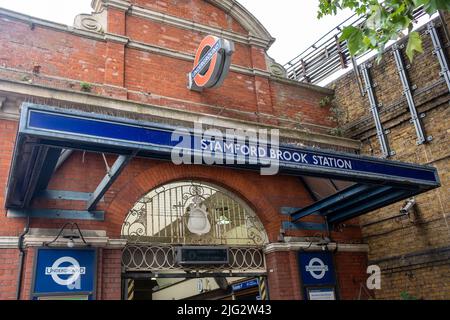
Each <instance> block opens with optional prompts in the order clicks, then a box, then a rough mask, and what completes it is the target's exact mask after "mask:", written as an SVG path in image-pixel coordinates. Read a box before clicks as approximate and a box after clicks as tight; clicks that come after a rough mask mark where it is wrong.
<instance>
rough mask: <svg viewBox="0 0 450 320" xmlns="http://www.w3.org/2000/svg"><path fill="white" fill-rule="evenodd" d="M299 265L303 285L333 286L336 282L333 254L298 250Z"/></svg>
mask: <svg viewBox="0 0 450 320" xmlns="http://www.w3.org/2000/svg"><path fill="white" fill-rule="evenodd" d="M299 267H300V274H301V277H302V284H303V285H304V286H322V285H332V286H334V285H335V283H336V277H335V271H334V264H333V256H332V254H331V253H329V252H312V253H304V252H300V253H299Z"/></svg>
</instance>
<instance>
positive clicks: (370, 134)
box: [332, 14, 450, 299]
mask: <svg viewBox="0 0 450 320" xmlns="http://www.w3.org/2000/svg"><path fill="white" fill-rule="evenodd" d="M446 21H447V24H448V23H450V14H447V15H446ZM422 31H423V30H422ZM439 33H440V38H441V39H442V40H443V42H444V43H446V44H447V46H446V49H445V50H446V54H447V58H448V57H449V54H450V50H449V47H448V45H449V42H448V41H445V36H444V32H443V29H442V27H440V29H439ZM423 39H424V53H423V54H419V55H418V56H416V58H415V60H414V61H413V63H412V64H411V67H410V68H408V70H407V73H408V76H409V80H410V83H411V86H413V85H416V86H417V89H416V90H415V91H414V100H415V102H416V105H417V109H418V110H419V113H425V114H426V117H425V118H424V119H423V126H424V128H425V131H426V134H427V136H428V135H431V136H433V141H432V142H430V143H427V144H424V145H420V146H418V145H417V144H416V141H417V136H416V132H415V129H414V126H413V124H412V123H410V122H409V120H410V119H411V116H410V114H409V110H408V106H407V104H406V101H405V98H404V96H402V90H403V89H402V85H401V82H400V78H399V74H398V72H397V69H396V65H395V60H394V58H393V56H392V53H391V52H390V50H388V52H387V53H386V54H385V55H384V57H383V60H382V61H381V63H380V64H377V63H376V62H373V63H372V64H373V66H372V68H371V69H370V73H371V76H372V79H373V83H376V84H377V86H376V87H375V95H376V97H377V100H378V102H379V103H382V107H381V108H380V114H381V118H382V122H383V126H384V129H388V130H390V133H389V134H388V135H387V137H388V140H389V144H390V147H391V149H392V150H394V151H395V152H396V155H395V156H394V157H392V160H399V161H403V162H410V163H419V164H428V165H432V166H435V167H436V168H437V169H438V171H439V176H440V178H441V182H442V187H441V188H440V189H437V190H434V191H430V192H428V193H426V194H423V195H420V196H418V197H416V200H417V207H416V210H415V212H413V213H412V214H411V215H410V216H409V217H405V218H403V219H401V218H395V216H398V215H399V210H400V208H401V206H402V205H403V202H401V203H397V204H394V205H391V206H389V207H386V208H384V209H381V210H378V211H376V212H372V213H369V214H367V215H364V216H362V217H361V218H360V223H361V225H362V226H363V229H362V230H363V237H364V238H365V241H366V242H367V243H368V244H369V246H370V252H369V260H370V261H369V263H371V262H373V263H378V262H379V261H382V260H384V259H387V258H391V257H398V258H395V259H393V260H389V261H387V262H383V263H382V269H383V276H382V290H380V291H376V292H375V294H376V297H377V298H389V299H400V298H401V294H402V292H407V293H409V294H411V295H414V296H416V297H417V298H423V299H438V298H440V299H449V298H450V290H448V286H447V284H448V283H449V281H448V279H449V278H448V276H445V275H444V273H443V271H442V270H444V269H445V268H447V270H448V264H447V266H445V267H444V266H440V265H439V263H440V262H438V261H437V260H436V258H434V257H432V256H431V254H430V253H428V251H430V250H441V251H446V250H447V249H448V248H449V246H450V229H449V225H450V219H449V217H450V201H449V199H450V179H449V177H450V176H449V171H450V170H449V169H450V162H449V155H450V148H449V145H450V139H449V137H450V135H449V133H450V131H449V128H450V126H449V119H450V108H449V101H450V95H449V90H448V88H447V86H446V85H445V82H443V79H442V78H441V77H440V66H439V62H438V60H437V58H436V56H434V55H433V53H432V51H433V50H434V49H433V45H432V42H431V39H430V36H429V35H426V34H423ZM402 54H403V58H404V61H405V64H406V65H407V64H409V63H408V62H407V61H408V60H407V58H406V57H405V56H404V52H403V53H402ZM332 87H333V88H334V89H335V90H336V98H335V104H336V106H338V107H339V108H341V110H343V111H344V113H345V116H344V121H345V125H344V126H343V128H344V132H345V134H346V136H348V137H352V138H355V139H361V140H362V141H363V143H364V145H363V151H362V152H363V153H364V154H369V155H375V156H380V155H381V151H380V147H379V143H378V139H377V137H376V131H375V128H374V122H373V120H372V117H371V115H370V105H369V102H368V99H367V95H366V97H364V98H363V97H361V95H360V93H359V90H358V86H357V81H356V77H355V74H354V73H353V72H350V73H348V74H347V75H345V76H344V77H342V78H340V79H338V80H337V81H335V82H334V83H333V84H332ZM419 252H420V254H421V257H424V258H423V259H421V261H420V263H419V264H416V263H414V262H413V261H412V258H411V259H409V258H408V259H406V260H404V261H403V260H401V259H402V257H404V256H412V257H414V256H415V255H417V254H418V253H419ZM399 261H401V262H402V268H397V267H395V269H393V268H394V265H396V264H398V263H399Z"/></svg>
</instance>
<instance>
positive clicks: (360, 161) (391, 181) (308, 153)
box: [6, 103, 440, 224]
mask: <svg viewBox="0 0 450 320" xmlns="http://www.w3.org/2000/svg"><path fill="white" fill-rule="evenodd" d="M175 131H176V132H178V136H179V139H173V133H174V132H175ZM180 132H181V133H182V134H181V136H182V137H180ZM182 139H185V140H186V141H187V144H186V143H185V144H184V146H183V147H182V148H181V147H180V142H181V140H182ZM66 149H73V150H83V151H92V152H102V153H111V154H117V155H119V157H118V160H117V161H116V163H115V164H114V166H113V167H112V168H111V172H109V173H108V175H107V176H105V179H103V181H102V183H101V184H100V185H99V186H98V188H97V189H96V190H95V191H94V192H93V194H92V195H91V196H90V198H89V199H87V207H86V210H87V211H93V210H94V209H95V206H96V204H97V202H98V201H99V200H100V198H101V197H102V196H103V195H104V194H105V193H106V191H107V190H108V188H109V186H110V185H111V184H112V183H113V182H114V180H115V179H116V178H117V177H118V176H119V175H120V173H121V171H122V170H123V168H124V167H125V166H126V165H127V163H128V161H129V160H130V159H131V158H132V157H135V156H136V157H146V158H152V159H162V160H170V159H171V155H172V152H173V150H174V149H176V150H178V149H179V151H183V152H189V154H190V155H191V156H192V158H193V159H194V157H196V156H199V155H200V156H204V155H205V151H210V153H209V154H210V155H212V156H214V155H217V154H220V155H223V156H227V157H229V156H231V157H233V158H234V159H235V160H240V162H238V163H239V164H232V165H225V164H218V165H221V166H227V167H230V168H239V169H247V170H260V169H261V168H262V167H265V166H268V164H269V163H268V161H269V160H270V159H273V158H274V157H275V158H276V159H277V160H278V161H279V167H280V172H279V173H280V174H285V175H295V176H299V177H301V179H302V181H303V182H304V183H305V184H306V186H307V188H308V190H309V191H310V192H311V195H312V197H313V198H314V199H315V200H316V202H315V203H314V204H313V205H311V206H308V207H306V208H301V209H297V210H295V211H294V212H291V216H292V221H294V222H295V221H298V220H299V219H301V218H303V217H305V216H308V215H311V214H320V215H322V216H325V217H326V218H327V221H328V222H329V223H331V224H333V223H339V222H342V221H345V220H348V219H350V218H353V217H356V216H359V215H361V214H364V213H366V212H370V211H373V210H376V209H378V208H381V207H384V206H386V205H389V204H392V203H395V202H397V201H400V200H402V199H406V198H409V197H412V196H414V195H417V194H420V193H423V192H426V191H428V190H431V189H434V188H437V187H439V186H440V182H439V177H438V174H437V170H436V168H434V167H430V166H422V165H415V164H407V163H401V162H397V161H388V160H385V159H378V158H374V157H366V156H359V155H355V154H345V153H340V152H331V151H323V150H320V149H309V148H296V147H292V146H289V145H282V146H279V147H276V146H270V145H267V146H262V145H257V146H256V147H255V148H254V150H253V149H252V148H251V146H250V144H246V143H244V144H242V143H241V144H239V143H238V142H236V141H233V142H232V143H231V144H230V143H227V142H226V141H216V140H214V139H212V140H211V139H209V140H208V139H205V138H204V137H203V136H202V134H201V133H199V132H194V130H193V129H189V128H177V127H173V126H167V125H163V124H160V123H150V122H143V121H136V120H130V119H125V118H117V117H111V116H106V115H99V114H93V113H87V112H81V111H78V110H73V109H63V108H56V107H51V106H43V105H35V104H30V103H24V104H23V105H22V111H21V118H20V124H19V131H18V135H17V140H16V146H15V150H14V155H13V161H12V167H11V171H10V177H9V181H8V189H7V195H6V207H7V208H8V209H21V210H24V209H28V208H29V206H30V202H31V200H32V199H33V198H34V197H36V195H38V194H41V193H42V192H44V191H45V190H46V188H47V186H48V183H49V181H50V179H51V177H52V175H53V172H54V170H55V167H56V164H57V162H58V160H59V158H60V156H61V153H62V151H63V150H66ZM272 156H274V157H272ZM202 159H203V158H202ZM203 164H205V162H203ZM318 179H320V180H318ZM314 181H316V182H317V181H318V182H319V185H320V182H321V181H322V183H323V182H324V181H328V182H330V183H331V184H332V185H333V186H334V187H335V190H334V191H335V192H333V193H331V194H325V195H324V194H323V193H322V194H321V192H317V190H316V191H315V190H314V189H317V186H316V188H315V186H314ZM345 181H346V182H345Z"/></svg>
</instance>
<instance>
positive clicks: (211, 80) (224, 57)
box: [188, 36, 234, 92]
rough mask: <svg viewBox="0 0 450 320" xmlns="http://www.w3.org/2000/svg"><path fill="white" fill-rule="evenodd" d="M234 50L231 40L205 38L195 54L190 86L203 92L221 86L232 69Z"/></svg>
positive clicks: (212, 37) (191, 88)
mask: <svg viewBox="0 0 450 320" xmlns="http://www.w3.org/2000/svg"><path fill="white" fill-rule="evenodd" d="M233 52H234V44H233V42H231V41H228V40H225V39H221V38H218V37H214V36H207V37H206V38H204V39H203V41H202V42H201V44H200V46H199V48H198V50H197V54H196V55H195V60H194V68H193V70H192V71H191V72H190V73H189V74H188V80H189V84H188V88H189V89H190V90H194V91H198V92H201V91H202V90H203V89H205V88H217V87H219V86H221V85H222V83H223V81H224V80H225V78H226V76H227V75H228V71H229V70H230V66H231V56H232V54H233Z"/></svg>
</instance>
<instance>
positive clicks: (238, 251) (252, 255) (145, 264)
mask: <svg viewBox="0 0 450 320" xmlns="http://www.w3.org/2000/svg"><path fill="white" fill-rule="evenodd" d="M229 255H230V263H229V264H226V265H225V264H224V265H214V266H195V267H188V266H179V265H177V263H176V253H175V246H172V245H166V244H160V245H156V244H155V245H133V244H131V245H128V246H127V247H126V248H125V249H124V250H123V254H122V266H123V267H124V268H125V270H126V271H127V272H144V271H145V272H159V271H166V272H167V271H177V270H179V271H183V272H185V271H206V272H207V271H215V272H217V271H233V270H237V271H239V272H261V273H264V272H265V270H266V268H265V260H264V253H263V251H262V249H261V248H258V247H230V248H229Z"/></svg>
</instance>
